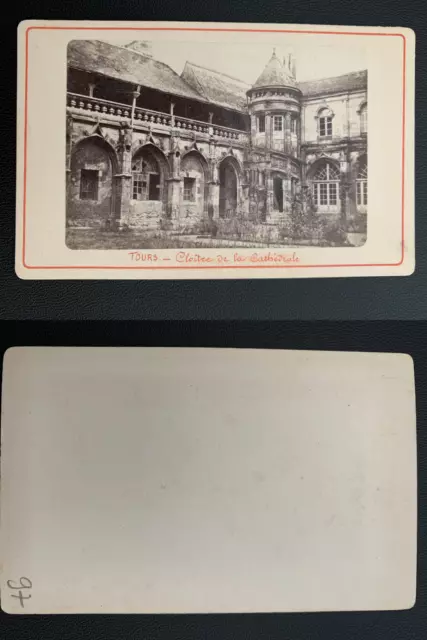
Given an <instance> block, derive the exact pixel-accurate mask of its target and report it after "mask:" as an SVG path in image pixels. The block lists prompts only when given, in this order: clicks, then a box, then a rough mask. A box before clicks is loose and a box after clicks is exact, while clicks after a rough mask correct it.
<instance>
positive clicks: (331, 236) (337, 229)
mask: <svg viewBox="0 0 427 640" xmlns="http://www.w3.org/2000/svg"><path fill="white" fill-rule="evenodd" d="M324 237H325V241H326V242H327V244H328V245H333V246H348V244H349V242H348V240H347V231H346V229H345V227H344V226H343V225H342V223H341V222H339V223H337V224H334V225H332V226H330V227H328V228H327V229H326V231H325V236H324Z"/></svg>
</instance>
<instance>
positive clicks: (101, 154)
mask: <svg viewBox="0 0 427 640" xmlns="http://www.w3.org/2000/svg"><path fill="white" fill-rule="evenodd" d="M117 170H118V159H117V155H116V152H115V150H114V148H113V147H112V146H111V144H110V143H109V142H108V141H107V140H105V139H104V138H103V137H102V136H100V135H98V134H94V135H91V136H85V137H83V138H80V139H78V140H77V141H76V142H75V144H74V145H73V148H72V150H71V157H70V181H69V195H68V202H67V222H68V224H71V225H72V226H83V227H96V226H103V225H107V224H109V223H111V221H112V220H115V219H116V218H117V216H118V212H117V199H116V184H115V175H116V174H117Z"/></svg>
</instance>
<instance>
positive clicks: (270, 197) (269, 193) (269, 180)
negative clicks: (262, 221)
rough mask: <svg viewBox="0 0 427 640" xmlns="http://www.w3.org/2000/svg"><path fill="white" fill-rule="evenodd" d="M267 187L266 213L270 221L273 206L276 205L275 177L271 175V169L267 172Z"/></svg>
mask: <svg viewBox="0 0 427 640" xmlns="http://www.w3.org/2000/svg"><path fill="white" fill-rule="evenodd" d="M265 186H266V192H265V193H266V202H265V213H266V218H267V221H268V220H269V218H270V216H271V214H272V213H273V205H274V197H273V176H272V174H271V169H269V168H268V169H267V170H266V172H265Z"/></svg>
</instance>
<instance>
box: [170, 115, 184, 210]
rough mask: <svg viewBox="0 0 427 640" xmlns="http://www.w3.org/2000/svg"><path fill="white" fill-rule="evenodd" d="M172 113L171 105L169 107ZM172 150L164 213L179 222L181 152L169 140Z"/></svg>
mask: <svg viewBox="0 0 427 640" xmlns="http://www.w3.org/2000/svg"><path fill="white" fill-rule="evenodd" d="M171 113H172V114H173V107H172V108H171ZM171 148H172V151H171V153H170V156H169V164H170V167H171V172H172V175H171V176H170V178H169V179H167V180H166V184H167V209H166V214H167V217H168V218H169V219H170V220H173V221H174V222H179V210H180V204H181V153H180V152H179V149H178V148H177V145H176V144H174V142H173V141H171Z"/></svg>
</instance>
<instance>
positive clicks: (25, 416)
mask: <svg viewBox="0 0 427 640" xmlns="http://www.w3.org/2000/svg"><path fill="white" fill-rule="evenodd" d="M1 453H2V461H1V462H2V465H1V467H2V479H1V554H2V566H3V570H2V574H1V596H2V602H1V605H2V608H3V609H4V610H5V611H7V612H9V613H23V614H25V613H40V614H41V613H47V614H50V613H208V612H222V613H224V612H285V611H333V610H335V611H347V610H372V609H375V610H377V609H404V608H409V607H411V606H412V605H413V603H414V599H415V577H416V576H415V573H416V438H415V402H414V379H413V366H412V360H411V359H410V358H409V357H408V356H406V355H395V354H375V353H374V354H373V353H369V354H363V353H332V352H330V353H328V352H308V351H307V352H304V351H300V352H298V351H264V350H260V351H256V350H242V351H239V350H232V349H227V350H226V349H176V348H175V349H166V348H164V349H159V348H155V349H154V348H37V347H36V348H15V349H12V350H10V351H8V352H7V353H6V356H5V363H4V379H3V419H2V451H1Z"/></svg>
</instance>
